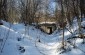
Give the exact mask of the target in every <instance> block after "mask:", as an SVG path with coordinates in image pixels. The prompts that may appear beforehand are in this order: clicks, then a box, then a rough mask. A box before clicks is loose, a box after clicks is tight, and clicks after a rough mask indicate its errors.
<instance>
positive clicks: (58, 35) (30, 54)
mask: <svg viewBox="0 0 85 55" xmlns="http://www.w3.org/2000/svg"><path fill="white" fill-rule="evenodd" d="M3 23H4V25H2V26H0V38H1V39H3V41H2V42H0V50H2V53H1V51H0V55H85V53H84V52H85V48H84V47H85V44H82V42H83V40H82V39H80V38H78V39H75V44H76V46H77V47H78V48H73V46H72V45H70V44H69V43H67V45H68V46H67V47H69V48H70V49H71V50H70V51H67V52H65V53H62V54H59V53H60V51H59V47H60V45H61V40H62V30H61V31H60V32H57V31H55V32H54V33H53V34H51V35H47V34H44V33H43V32H41V31H40V30H39V29H36V28H34V27H33V26H28V27H25V26H24V25H23V24H10V23H8V22H5V21H3ZM82 25H84V21H83V22H82ZM72 29H73V30H74V31H73V33H74V34H75V33H77V32H78V30H77V29H78V25H77V23H76V20H74V23H73V28H72ZM70 36H72V34H71V33H70V32H69V31H68V30H66V29H65V40H66V39H67V38H68V37H70ZM73 42H74V40H73ZM4 43H5V45H4ZM3 46H4V48H3Z"/></svg>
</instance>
